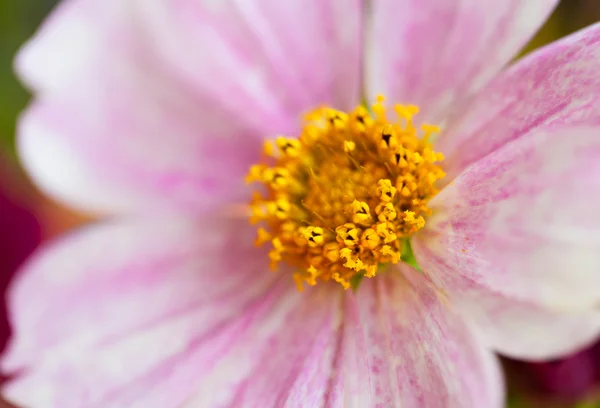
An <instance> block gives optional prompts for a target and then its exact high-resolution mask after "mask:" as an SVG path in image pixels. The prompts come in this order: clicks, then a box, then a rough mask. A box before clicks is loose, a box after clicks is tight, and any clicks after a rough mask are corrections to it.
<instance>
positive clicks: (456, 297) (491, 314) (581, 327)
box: [419, 248, 600, 360]
mask: <svg viewBox="0 0 600 408" xmlns="http://www.w3.org/2000/svg"><path fill="white" fill-rule="evenodd" d="M425 250H426V249H425ZM419 253H420V255H421V258H420V259H422V260H423V265H422V266H423V268H425V271H426V274H427V275H431V277H432V279H433V280H437V281H438V285H439V286H441V287H443V288H444V290H445V291H446V292H447V293H448V296H449V297H450V299H451V301H452V303H453V304H454V305H456V307H457V308H458V310H460V313H461V316H462V317H463V318H464V319H467V320H468V321H469V322H470V323H471V325H472V326H473V327H474V330H476V331H477V333H478V335H479V336H480V338H481V339H482V341H483V342H485V344H486V345H488V346H489V347H490V348H492V349H494V350H496V351H497V352H499V353H501V354H504V355H506V356H510V357H513V358H518V359H521V360H548V359H554V358H558V357H561V356H565V355H570V354H573V353H574V352H576V351H578V350H580V349H581V348H583V347H585V346H586V345H589V344H590V343H592V342H594V341H595V340H596V339H597V338H598V336H599V335H600V311H597V310H589V311H583V312H557V311H553V310H551V309H549V308H547V307H544V306H542V305H540V304H539V303H536V302H534V301H531V300H522V299H519V298H516V297H509V296H507V295H505V294H503V293H498V292H494V291H493V290H492V289H491V288H489V287H485V286H482V285H479V284H477V283H474V282H473V281H472V280H470V279H469V277H467V276H465V275H461V274H460V272H457V271H455V270H454V269H453V268H452V267H451V266H449V265H448V264H445V263H443V260H441V259H439V258H436V257H435V256H429V255H428V254H427V253H426V252H423V248H419ZM426 254H427V255H426ZM440 275H441V276H440Z"/></svg>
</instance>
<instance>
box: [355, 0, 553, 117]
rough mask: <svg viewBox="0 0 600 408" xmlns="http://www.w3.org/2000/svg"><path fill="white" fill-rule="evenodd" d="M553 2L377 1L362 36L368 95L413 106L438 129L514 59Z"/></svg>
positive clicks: (547, 0)
mask: <svg viewBox="0 0 600 408" xmlns="http://www.w3.org/2000/svg"><path fill="white" fill-rule="evenodd" d="M557 3H558V1H557V0H539V1H530V0H504V1H496V0H466V1H465V0H462V1H458V0H450V1H449V0H426V1H424V0H377V1H373V2H371V5H370V7H371V13H372V20H371V23H370V31H369V32H368V33H367V39H368V40H367V59H366V64H367V65H366V86H367V92H368V96H369V97H370V98H374V97H375V96H376V95H377V94H378V93H382V94H384V95H386V97H387V98H388V100H389V102H390V103H410V104H417V105H419V106H420V108H421V113H420V115H419V117H420V119H421V120H424V121H427V122H430V123H436V124H442V121H444V120H445V119H446V118H447V117H448V115H449V114H450V113H451V111H452V110H454V109H455V108H456V107H457V106H459V105H460V103H461V101H464V100H465V99H466V98H467V97H469V96H470V95H471V94H473V93H474V92H475V91H477V90H478V89H480V88H481V87H483V86H484V85H485V84H486V83H487V82H488V81H489V80H490V79H491V78H492V77H493V76H494V75H495V74H497V73H498V72H499V71H500V70H501V69H502V68H503V67H504V66H505V65H506V64H507V63H508V62H509V61H510V60H511V58H513V57H514V56H515V54H516V53H517V52H518V51H519V49H520V48H521V47H523V46H524V45H525V43H526V42H527V41H528V40H529V39H530V37H532V35H533V34H534V33H535V31H536V30H537V29H538V28H539V27H540V26H541V25H542V24H543V22H544V21H545V20H546V18H547V17H548V16H549V14H550V13H551V12H552V10H553V8H554V7H555V5H556V4H557Z"/></svg>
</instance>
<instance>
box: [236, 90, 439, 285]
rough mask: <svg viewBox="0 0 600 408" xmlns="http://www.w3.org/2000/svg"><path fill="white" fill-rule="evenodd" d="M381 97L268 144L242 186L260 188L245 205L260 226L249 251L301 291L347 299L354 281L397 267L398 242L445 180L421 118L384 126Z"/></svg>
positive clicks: (419, 224)
mask: <svg viewBox="0 0 600 408" xmlns="http://www.w3.org/2000/svg"><path fill="white" fill-rule="evenodd" d="M383 103H384V99H383V97H378V98H377V101H376V103H374V104H373V106H372V112H373V114H370V113H369V111H368V110H367V109H366V108H365V107H362V106H359V107H357V108H356V109H355V110H354V111H352V112H350V113H345V112H340V111H337V110H334V109H331V108H328V107H321V108H318V109H315V110H314V111H312V112H310V113H309V114H307V115H306V116H305V125H304V128H303V130H302V132H301V134H300V137H299V138H297V139H296V138H289V137H282V136H280V137H277V138H276V140H275V141H274V142H271V141H269V142H266V143H265V146H264V149H263V153H264V157H265V158H264V161H263V162H261V163H259V164H256V165H254V166H252V167H251V169H250V171H249V174H248V176H247V178H246V181H247V182H248V183H254V182H257V183H261V184H263V185H264V186H265V187H266V193H265V195H264V196H261V195H260V194H255V196H254V197H253V199H252V202H251V206H250V210H251V219H250V220H251V222H253V223H260V224H261V227H260V228H259V229H258V235H257V239H256V245H262V244H265V243H270V245H271V247H272V248H271V250H270V252H269V259H270V260H271V267H272V268H273V269H276V268H277V267H278V265H279V263H280V262H285V263H287V264H289V265H292V266H294V267H296V268H297V271H296V272H295V273H294V275H293V279H294V281H295V282H296V284H297V285H298V289H299V290H303V285H304V284H307V285H310V286H312V285H316V284H317V282H327V281H333V282H337V283H339V284H340V285H341V286H342V287H343V288H344V289H348V288H349V287H350V286H351V285H350V282H351V281H352V278H353V277H355V275H358V274H360V275H364V276H366V277H369V278H371V277H374V276H376V275H377V271H378V269H379V266H380V265H381V264H386V263H392V264H393V263H398V262H400V254H401V253H402V240H403V239H406V238H409V237H410V236H411V235H412V234H414V233H415V232H417V231H418V230H420V229H421V228H423V227H424V225H425V222H426V221H425V218H426V217H427V216H428V215H429V214H430V213H431V211H430V209H429V208H428V207H427V203H428V202H429V200H430V199H431V198H432V197H433V196H435V195H436V194H437V192H438V190H437V188H436V186H435V183H436V182H437V180H439V179H441V178H442V177H444V175H445V174H444V172H443V171H442V169H441V168H440V167H439V165H438V164H437V163H438V162H440V161H442V160H443V159H444V157H443V155H442V154H441V153H437V152H435V151H434V150H433V149H432V147H431V145H430V143H429V137H430V136H431V134H432V133H434V132H438V131H439V128H438V127H437V126H433V125H423V126H421V128H420V129H417V128H416V127H415V125H414V121H413V118H414V116H415V115H416V114H417V113H418V111H419V108H418V107H416V106H413V105H396V106H394V111H395V112H396V115H397V117H398V119H397V121H393V122H392V121H388V118H387V112H386V108H385V106H384V104H383Z"/></svg>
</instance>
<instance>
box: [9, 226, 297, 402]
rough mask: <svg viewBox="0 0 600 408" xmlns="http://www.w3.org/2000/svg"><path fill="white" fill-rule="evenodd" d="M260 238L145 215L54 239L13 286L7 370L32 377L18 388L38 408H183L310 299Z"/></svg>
mask: <svg viewBox="0 0 600 408" xmlns="http://www.w3.org/2000/svg"><path fill="white" fill-rule="evenodd" d="M253 235H254V232H253V231H252V228H249V227H245V226H244V223H239V222H233V221H224V220H222V221H221V222H218V221H210V222H195V221H194V220H191V219H190V220H184V219H177V220H176V219H154V220H150V219H137V220H130V221H127V222H121V223H117V222H115V223H114V224H105V225H101V226H97V227H91V228H90V229H88V230H84V231H81V232H78V233H75V234H73V235H71V236H68V237H67V238H64V239H63V240H62V242H59V243H57V244H54V245H51V246H50V247H47V248H46V249H45V250H44V251H42V252H41V253H40V254H39V255H38V256H37V257H35V258H34V259H33V260H32V261H30V262H29V264H28V265H26V266H25V268H24V270H23V271H22V272H21V274H20V275H19V277H18V278H17V281H16V282H15V284H14V285H13V287H12V289H11V291H10V296H9V305H10V315H11V320H12V322H13V327H14V333H15V334H14V338H13V340H12V342H11V345H10V348H9V350H8V352H7V354H6V355H5V356H4V360H3V368H4V370H5V371H12V372H15V371H18V372H19V373H20V375H19V376H17V377H16V379H15V380H14V381H13V382H12V383H10V384H8V386H7V389H6V392H7V394H6V395H7V396H8V397H9V398H11V399H12V400H13V401H14V402H16V403H18V404H22V405H25V406H36V407H61V408H69V407H82V406H85V407H113V406H130V407H135V406H144V407H160V408H165V407H168V406H171V405H170V404H172V406H178V404H180V403H181V402H182V401H183V400H184V399H185V398H187V397H189V396H191V395H192V394H193V392H194V390H195V388H196V387H197V386H198V385H199V383H200V381H201V380H202V379H203V376H206V375H208V373H209V372H210V370H211V369H212V367H213V366H214V365H215V364H217V362H218V361H219V359H220V358H222V357H223V356H224V355H225V354H226V353H227V352H228V350H229V348H230V347H232V345H233V344H235V343H236V342H237V341H238V340H239V341H243V339H244V338H245V336H247V333H248V332H252V331H253V330H258V328H260V327H261V324H264V323H261V322H263V320H264V321H269V319H267V317H268V316H270V315H272V316H274V317H272V318H271V320H273V319H275V318H276V317H277V316H278V310H279V309H278V305H280V304H282V302H284V303H285V302H291V303H292V304H293V303H294V302H296V303H297V302H298V301H299V298H298V297H294V294H295V293H296V290H295V288H294V285H293V284H292V283H290V282H289V281H288V280H282V279H280V277H279V276H278V275H275V274H272V273H270V272H268V270H267V269H268V267H267V265H266V259H267V258H266V256H265V254H263V253H261V252H262V251H259V250H257V249H256V248H254V246H253V244H252V241H253V240H252V237H253ZM107 255H108V256H107ZM289 293H291V294H289ZM283 299H285V301H284V300H283ZM184 362H185V364H184ZM186 364H187V366H186ZM189 365H194V367H195V371H194V374H195V376H193V377H189ZM183 367H188V372H181V371H178V370H184V368H183ZM185 375H187V377H185V378H183V377H182V376H185ZM184 379H185V380H184ZM177 380H179V381H177ZM150 391H152V392H150ZM149 394H152V395H153V397H154V399H153V400H146V396H147V395H149ZM139 401H144V404H142V405H136V404H138V402H139ZM178 401H179V402H178Z"/></svg>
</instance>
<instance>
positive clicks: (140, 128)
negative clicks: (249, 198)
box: [16, 0, 362, 212]
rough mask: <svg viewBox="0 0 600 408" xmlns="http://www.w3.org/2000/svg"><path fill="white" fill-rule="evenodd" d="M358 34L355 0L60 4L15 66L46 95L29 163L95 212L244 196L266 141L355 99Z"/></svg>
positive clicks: (33, 128)
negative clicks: (306, 114) (324, 108)
mask: <svg viewBox="0 0 600 408" xmlns="http://www.w3.org/2000/svg"><path fill="white" fill-rule="evenodd" d="M242 3H243V4H242ZM269 4H271V5H270V6H269ZM256 16H258V17H260V18H258V17H257V18H255V17H256ZM284 28H285V29H284ZM361 35H362V34H361V8H360V4H359V2H358V0H357V1H356V4H351V5H350V6H348V5H346V7H342V2H339V3H331V2H326V3H323V2H320V1H316V0H315V1H310V2H305V1H299V0H298V1H295V2H293V3H292V4H289V8H288V7H287V3H286V7H280V6H277V5H274V3H268V2H259V3H257V2H253V3H251V4H250V3H248V2H234V1H223V2H196V1H189V0H179V1H175V2H151V3H150V4H148V3H147V2H142V1H127V2H123V1H117V0H108V1H103V2H93V1H84V0H70V1H65V2H63V3H62V4H61V5H60V6H59V7H58V9H57V10H56V11H55V12H54V14H53V15H52V16H51V18H50V19H49V21H48V22H47V23H46V24H45V25H44V26H43V27H42V29H41V30H40V32H39V33H38V34H37V35H36V36H35V37H34V38H33V39H32V40H31V41H30V42H29V43H28V44H27V45H26V46H25V47H24V49H23V50H22V52H21V53H20V55H19V57H18V59H17V62H16V64H17V71H18V72H19V73H20V74H21V76H22V77H23V78H24V79H25V80H26V82H27V83H28V84H29V85H30V86H32V87H33V88H34V90H36V91H38V98H39V101H38V102H37V103H35V104H34V105H33V107H32V108H31V110H32V111H31V112H29V113H27V114H26V115H25V116H24V118H23V119H22V121H21V126H20V129H21V132H20V133H21V135H20V137H21V139H23V140H22V141H21V142H20V145H21V150H22V155H23V157H24V161H25V164H26V166H27V167H28V168H29V169H31V172H32V174H33V176H34V178H36V179H38V181H39V182H40V183H41V184H42V185H44V187H45V188H46V189H48V190H49V191H51V192H52V193H54V194H55V195H57V196H58V197H60V198H61V199H63V200H66V201H69V202H71V203H73V204H75V205H77V206H80V207H84V208H88V207H92V208H93V209H94V210H105V211H112V212H127V211H132V209H140V208H142V209H144V208H148V207H163V206H175V207H176V208H177V209H179V210H186V211H187V210H189V211H198V210H199V209H206V208H214V207H215V206H217V205H219V204H221V203H223V202H224V201H231V200H235V199H239V198H240V197H242V196H243V195H244V194H245V192H244V188H243V181H242V178H243V175H244V172H245V171H246V169H247V168H248V166H249V165H250V164H251V163H252V162H253V161H255V160H256V158H257V155H258V153H259V150H260V141H261V140H262V139H263V138H264V137H268V136H275V135H276V134H278V133H285V134H290V135H295V134H296V133H297V131H298V126H299V116H300V114H301V113H302V112H303V111H305V110H307V109H309V108H310V107H313V106H316V105H319V104H322V103H329V104H332V105H335V106H340V107H346V106H349V105H352V104H354V103H356V102H357V101H358V100H359V95H358V93H359V88H360V77H359V75H360V72H359V71H360V64H359V59H360V57H361V55H360V49H361V42H360V38H361ZM81 50H84V51H85V52H81ZM55 55H61V58H55ZM49 144H52V145H53V151H54V153H55V155H53V156H51V157H45V156H47V155H46V153H45V151H44V150H42V149H41V148H38V147H37V146H41V145H43V146H47V145H49ZM72 156H75V157H76V159H73V158H71V157H72ZM64 158H68V159H67V160H66V161H64V162H63V161H61V159H64ZM39 163H42V165H43V169H42V170H40V167H42V165H40V164H39ZM54 173H60V174H58V175H55V174H54ZM64 173H76V174H78V175H79V176H77V177H68V178H63V177H61V175H62V174H64ZM62 180H65V182H64V184H63V181H62ZM86 184H88V185H93V186H96V185H97V186H98V188H96V189H95V190H94V191H92V193H91V194H89V193H90V188H89V187H86V186H85V185H86ZM97 207H99V208H97Z"/></svg>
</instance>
